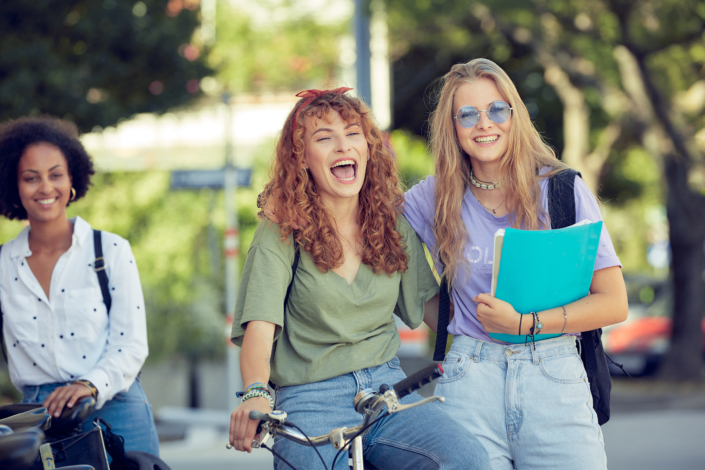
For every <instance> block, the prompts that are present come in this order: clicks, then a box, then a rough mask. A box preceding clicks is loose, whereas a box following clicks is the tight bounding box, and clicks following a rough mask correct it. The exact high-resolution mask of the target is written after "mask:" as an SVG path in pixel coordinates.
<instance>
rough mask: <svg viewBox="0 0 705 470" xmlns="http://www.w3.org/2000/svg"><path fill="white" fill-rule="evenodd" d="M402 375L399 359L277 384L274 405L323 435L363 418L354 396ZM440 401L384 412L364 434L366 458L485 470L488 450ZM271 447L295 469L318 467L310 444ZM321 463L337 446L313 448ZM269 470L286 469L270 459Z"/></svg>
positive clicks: (384, 464) (388, 468) (417, 468)
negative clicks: (320, 378) (301, 382)
mask: <svg viewBox="0 0 705 470" xmlns="http://www.w3.org/2000/svg"><path fill="white" fill-rule="evenodd" d="M404 378H405V375H404V372H402V370H401V368H400V367H399V359H397V358H394V359H393V360H391V361H389V362H387V363H384V364H382V365H380V366H378V367H372V368H368V369H361V370H358V371H355V372H352V373H350V374H345V375H341V376H338V377H334V378H332V379H328V380H324V381H322V382H315V383H310V384H304V385H293V386H289V387H280V388H279V389H278V390H277V393H276V397H277V409H280V410H284V411H286V412H287V414H288V418H287V419H288V420H289V421H291V422H292V423H294V424H296V425H297V426H299V427H300V428H301V429H303V431H304V432H305V433H306V434H307V435H309V436H319V435H322V434H328V433H329V432H330V431H332V430H333V429H334V428H337V427H342V426H346V427H353V426H357V425H359V424H361V423H362V420H363V416H362V415H361V414H359V413H357V412H356V411H355V409H354V407H353V398H354V397H355V395H356V394H357V393H358V392H360V391H361V390H363V389H365V388H373V389H375V390H378V389H379V386H380V385H382V384H388V385H390V386H391V385H394V384H395V383H397V382H399V381H400V380H403V379H404ZM419 400H421V397H420V396H419V395H418V394H416V393H413V394H411V395H408V396H406V397H404V398H403V399H402V400H401V401H402V403H413V402H416V401H419ZM445 411H448V410H447V406H446V405H445V404H440V405H439V404H437V403H431V404H428V405H423V406H420V407H418V408H412V409H410V410H405V411H402V412H400V413H398V414H395V415H392V416H387V417H385V418H383V419H382V420H380V421H379V422H378V423H377V424H375V425H373V426H372V427H371V428H370V429H369V431H368V432H367V433H366V434H365V435H364V437H363V440H362V443H363V454H364V456H365V460H367V461H368V462H370V463H371V464H372V465H374V466H375V467H378V468H380V469H384V470H397V469H398V470H402V469H404V470H408V469H414V470H440V469H443V470H446V469H459V470H460V469H463V470H473V469H483V470H484V469H488V468H489V462H488V460H487V452H485V449H483V448H482V446H481V445H480V443H479V442H478V440H477V439H476V438H475V437H473V436H472V434H470V433H469V432H468V431H466V430H465V429H463V427H462V426H460V425H458V424H457V423H455V422H454V421H453V420H451V419H450V418H449V417H448V415H447V414H446V412H445ZM274 450H275V451H276V452H277V453H279V454H280V455H281V456H282V457H283V458H284V459H286V460H287V461H288V462H290V463H291V464H292V465H293V466H294V467H296V468H298V469H306V470H313V469H322V468H323V466H322V464H321V461H320V459H319V458H318V456H317V455H316V453H315V451H314V450H313V449H312V448H310V447H304V446H302V445H299V444H296V443H294V442H292V441H289V440H287V439H286V438H283V437H277V438H276V439H275V442H274ZM318 450H319V451H320V452H321V455H322V456H323V459H324V460H325V462H326V465H328V466H329V468H331V467H330V466H331V464H332V462H333V458H334V457H335V455H336V454H337V452H338V451H337V450H336V449H334V448H333V446H331V445H325V446H322V447H318ZM274 468H275V469H276V470H284V469H288V468H289V467H288V466H287V465H286V464H285V463H283V462H281V460H280V459H277V458H276V457H275V459H274ZM335 468H336V469H337V470H348V468H349V467H348V455H347V452H343V455H342V456H340V457H339V458H338V460H337V463H336V466H335Z"/></svg>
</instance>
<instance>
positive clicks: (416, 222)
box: [404, 176, 622, 343]
mask: <svg viewBox="0 0 705 470" xmlns="http://www.w3.org/2000/svg"><path fill="white" fill-rule="evenodd" d="M539 184H540V187H541V204H542V205H543V209H544V210H545V211H546V213H548V197H547V194H548V179H542V180H541V181H540V183H539ZM435 186H436V179H435V177H434V176H429V177H428V178H426V179H425V180H423V181H421V182H420V183H419V184H417V185H415V186H414V187H413V188H411V189H410V190H409V191H408V192H407V193H406V204H405V206H404V216H406V218H407V220H408V221H409V223H410V224H411V226H412V227H413V228H414V230H415V231H416V233H417V234H418V235H419V237H420V238H421V241H422V242H424V243H425V244H426V246H427V247H428V249H429V251H430V252H431V253H435V252H436V237H435V235H434V233H433V218H434V211H435V207H434V199H435V194H436V193H435ZM575 211H576V216H577V217H576V220H578V221H581V220H584V219H588V220H590V221H591V222H597V221H600V220H602V215H601V214H600V208H599V207H598V205H597V200H596V199H595V197H594V196H593V195H592V193H591V192H590V190H589V189H588V188H587V186H586V185H585V183H584V182H583V180H582V178H580V177H579V176H576V177H575ZM461 217H462V218H463V222H465V226H466V227H467V231H468V234H469V241H468V243H467V244H466V246H465V257H466V258H467V260H468V263H469V265H470V272H469V273H468V272H467V269H466V268H465V267H463V266H462V265H461V266H460V271H459V272H458V276H457V278H456V279H457V280H456V282H455V283H454V284H453V289H452V293H451V295H452V299H453V302H454V304H455V316H454V318H453V321H451V323H450V325H448V332H449V333H450V334H452V335H465V336H470V337H471V338H475V339H479V340H481V341H490V342H493V343H496V342H497V341H495V340H493V339H491V338H490V337H489V335H488V334H487V333H486V332H485V330H484V329H483V328H482V325H481V324H480V322H479V321H477V314H476V312H475V308H476V307H477V304H476V303H475V302H473V300H472V298H473V297H475V296H476V295H477V294H481V293H489V292H490V286H491V284H492V262H493V259H494V254H493V249H494V234H495V232H496V231H497V230H499V229H504V228H510V227H511V223H510V220H509V215H508V214H507V215H503V216H502V217H495V216H494V215H492V214H490V213H489V212H488V211H487V210H486V209H485V208H483V207H482V206H481V205H480V203H479V202H478V201H477V199H476V198H475V196H474V195H473V194H472V192H471V191H470V189H467V190H466V191H465V197H464V198H463V205H462V208H461ZM434 260H435V263H436V268H437V269H438V268H439V264H438V261H437V260H436V259H435V256H434ZM612 266H620V267H621V266H622V264H621V263H620V261H619V258H618V257H617V254H616V253H615V251H614V247H613V246H612V240H610V236H609V234H608V233H607V229H606V228H605V226H604V225H603V226H602V234H601V235H600V245H599V247H598V249H597V260H596V261H595V271H597V270H600V269H604V268H609V267H612Z"/></svg>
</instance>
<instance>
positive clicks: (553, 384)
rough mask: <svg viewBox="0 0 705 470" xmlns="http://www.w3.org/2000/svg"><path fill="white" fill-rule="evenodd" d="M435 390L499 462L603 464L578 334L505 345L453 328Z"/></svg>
mask: <svg viewBox="0 0 705 470" xmlns="http://www.w3.org/2000/svg"><path fill="white" fill-rule="evenodd" d="M443 368H444V369H445V373H444V374H443V377H441V378H440V379H439V380H438V385H437V386H436V394H437V395H442V396H444V397H445V398H446V402H445V405H447V406H448V407H449V408H450V409H451V410H452V412H451V413H450V416H451V417H452V418H453V419H455V420H456V421H457V422H458V423H460V424H462V425H463V426H464V427H465V429H467V430H468V431H470V432H471V433H473V434H474V435H475V436H477V438H478V439H479V440H480V442H481V443H482V445H483V446H484V447H485V449H487V452H488V453H489V454H490V461H491V463H492V469H493V470H511V469H514V468H516V469H517V470H528V469H531V470H534V469H535V470H538V469H541V470H551V469H554V470H558V469H560V470H563V469H566V468H569V469H571V470H581V469H584V470H599V469H605V468H606V467H607V461H606V460H607V459H606V456H605V449H604V443H603V440H602V430H601V429H600V426H599V425H598V423H597V415H596V414H595V411H594V410H593V409H592V395H591V393H590V384H589V383H588V380H587V376H586V373H585V368H584V367H583V363H582V361H581V360H580V356H579V355H578V352H577V349H576V348H575V338H574V337H572V336H564V337H558V338H554V339H549V340H544V341H539V342H537V343H536V349H534V346H533V345H532V344H531V343H529V344H526V345H524V344H510V345H502V344H496V343H487V342H483V341H478V340H476V339H473V338H469V337H467V336H455V337H454V338H453V345H452V346H451V349H450V352H449V353H448V355H447V356H446V358H445V361H444V362H443Z"/></svg>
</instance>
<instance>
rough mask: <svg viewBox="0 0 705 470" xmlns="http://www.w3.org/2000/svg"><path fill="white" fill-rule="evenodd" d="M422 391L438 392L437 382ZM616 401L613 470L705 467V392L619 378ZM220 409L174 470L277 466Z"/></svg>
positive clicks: (173, 445) (608, 433)
mask: <svg viewBox="0 0 705 470" xmlns="http://www.w3.org/2000/svg"><path fill="white" fill-rule="evenodd" d="M429 362H430V361H428V359H419V360H412V359H406V360H404V359H402V368H404V370H405V371H406V373H407V374H410V373H413V372H415V371H417V370H419V369H421V368H422V367H424V366H425V365H426V364H427V363H429ZM421 394H422V395H424V396H428V395H431V394H433V384H430V385H427V386H425V387H424V388H423V389H422V390H421ZM611 403H612V418H611V419H610V421H609V422H608V423H607V424H605V425H604V426H603V427H602V431H603V434H604V438H605V448H606V450H607V464H608V467H609V468H610V470H665V469H669V470H670V469H678V470H702V469H704V468H705V443H704V442H705V441H704V440H703V437H702V430H703V429H705V390H702V389H701V388H697V387H695V388H691V389H681V390H676V389H674V388H673V386H671V385H668V384H665V385H664V384H659V383H654V382H649V381H642V382H640V381H638V380H633V379H629V380H624V379H622V380H619V379H616V380H614V386H613V391H612V402H611ZM217 413H222V414H223V416H222V417H216V416H211V417H210V418H211V419H210V423H211V424H210V425H206V424H203V425H201V426H191V427H189V428H188V429H187V430H186V437H185V438H184V439H181V440H175V441H171V442H165V443H163V444H162V445H161V454H162V458H163V459H164V461H165V462H166V463H167V464H169V466H170V467H171V468H172V470H201V469H208V470H226V469H227V470H272V457H271V454H270V453H269V452H268V451H266V450H263V449H256V450H254V451H252V453H251V454H244V453H241V452H237V451H235V450H227V449H225V444H226V443H227V441H228V435H227V429H226V428H225V427H224V426H223V425H222V423H223V422H225V423H227V421H228V416H229V413H228V412H225V411H223V412H217ZM214 422H217V423H221V425H220V426H218V425H214V424H213V423H214ZM566 468H570V463H569V462H566ZM302 470H303V469H302Z"/></svg>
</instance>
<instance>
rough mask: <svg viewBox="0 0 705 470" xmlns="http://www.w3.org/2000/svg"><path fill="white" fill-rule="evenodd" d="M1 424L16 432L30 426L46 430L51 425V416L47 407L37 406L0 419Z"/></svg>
mask: <svg viewBox="0 0 705 470" xmlns="http://www.w3.org/2000/svg"><path fill="white" fill-rule="evenodd" d="M0 424H2V425H5V426H8V427H9V428H11V429H12V430H13V431H15V432H17V431H20V430H26V429H30V428H35V429H41V430H42V431H45V430H47V429H49V426H51V416H49V413H48V412H47V409H46V408H44V407H43V406H42V407H39V408H36V407H35V408H34V409H29V410H27V411H23V412H21V413H17V414H14V415H12V416H8V417H7V418H3V419H0Z"/></svg>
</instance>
